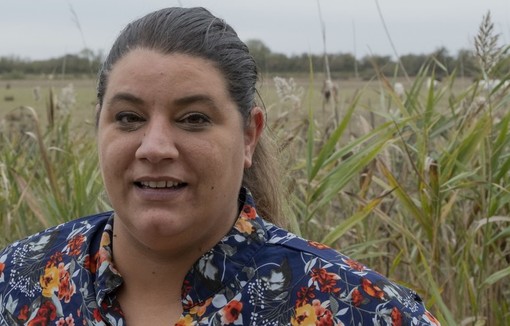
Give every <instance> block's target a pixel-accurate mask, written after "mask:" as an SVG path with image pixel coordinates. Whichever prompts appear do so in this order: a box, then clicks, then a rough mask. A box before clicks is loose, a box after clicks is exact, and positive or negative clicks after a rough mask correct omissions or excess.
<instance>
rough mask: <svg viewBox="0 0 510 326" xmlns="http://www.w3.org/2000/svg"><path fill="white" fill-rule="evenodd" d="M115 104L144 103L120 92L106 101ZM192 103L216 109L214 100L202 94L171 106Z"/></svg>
mask: <svg viewBox="0 0 510 326" xmlns="http://www.w3.org/2000/svg"><path fill="white" fill-rule="evenodd" d="M115 102H130V103H133V104H137V105H142V104H144V103H145V101H144V100H143V99H141V98H139V97H137V96H135V95H133V94H131V93H126V92H120V93H117V94H115V95H114V96H113V97H112V98H111V99H110V100H109V101H108V104H110V105H111V104H112V103H115ZM193 103H204V104H207V105H209V106H211V107H213V108H217V105H216V103H215V102H214V100H213V99H212V98H211V97H210V96H208V95H203V94H197V95H189V96H184V97H181V98H178V99H176V100H174V101H173V104H174V105H177V106H186V105H190V104H193Z"/></svg>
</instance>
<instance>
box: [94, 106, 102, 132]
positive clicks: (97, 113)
mask: <svg viewBox="0 0 510 326" xmlns="http://www.w3.org/2000/svg"><path fill="white" fill-rule="evenodd" d="M100 113H101V106H100V105H99V103H97V104H96V117H95V120H96V128H97V127H98V126H99V114H100Z"/></svg>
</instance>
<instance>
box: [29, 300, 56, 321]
mask: <svg viewBox="0 0 510 326" xmlns="http://www.w3.org/2000/svg"><path fill="white" fill-rule="evenodd" d="M56 318H57V309H56V308H55V305H54V304H53V302H51V301H45V302H44V303H43V304H42V306H40V307H39V309H38V310H37V314H36V315H35V317H34V318H32V319H31V320H29V321H28V323H27V326H46V325H48V323H49V322H50V321H52V320H55V319H56Z"/></svg>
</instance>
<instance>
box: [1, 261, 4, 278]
mask: <svg viewBox="0 0 510 326" xmlns="http://www.w3.org/2000/svg"><path fill="white" fill-rule="evenodd" d="M4 269H5V264H4V263H2V262H0V276H2V274H3V273H4Z"/></svg>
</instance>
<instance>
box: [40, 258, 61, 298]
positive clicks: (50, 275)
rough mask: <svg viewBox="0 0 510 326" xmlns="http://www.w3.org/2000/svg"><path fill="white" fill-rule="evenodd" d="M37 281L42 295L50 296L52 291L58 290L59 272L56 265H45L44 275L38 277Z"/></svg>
mask: <svg viewBox="0 0 510 326" xmlns="http://www.w3.org/2000/svg"><path fill="white" fill-rule="evenodd" d="M39 283H40V285H41V288H42V295H43V296H45V297H47V298H50V297H51V295H52V294H53V292H55V291H56V290H58V286H59V273H58V269H57V267H55V266H52V267H46V268H45V269H44V275H42V276H41V277H40V278H39Z"/></svg>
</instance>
